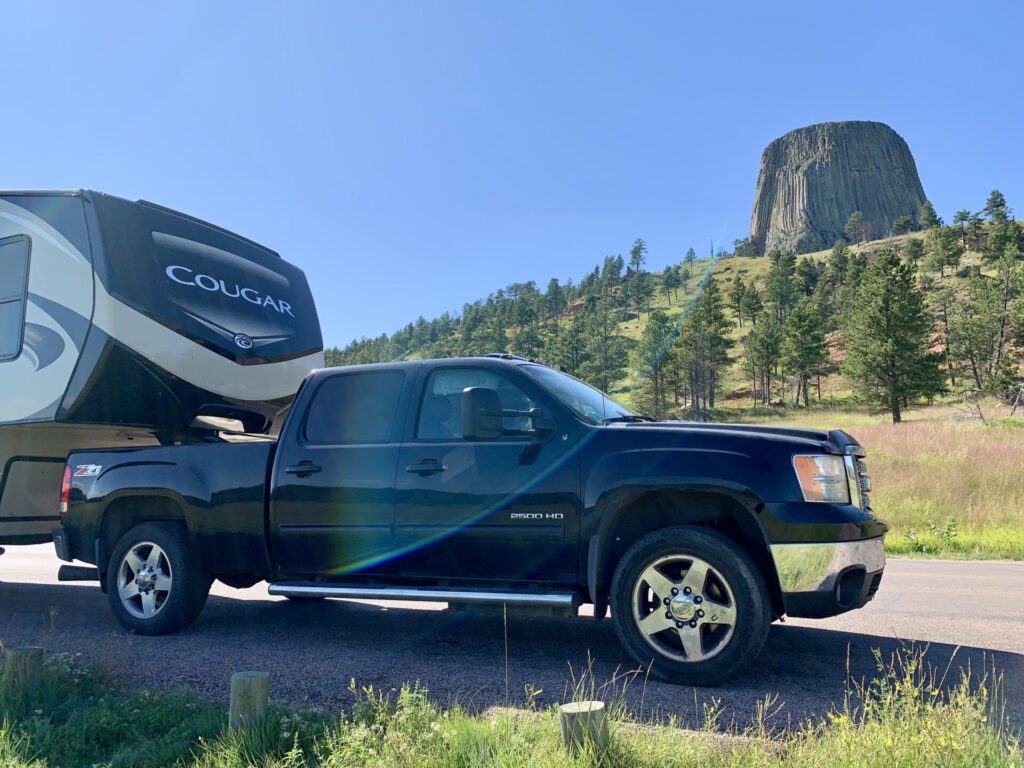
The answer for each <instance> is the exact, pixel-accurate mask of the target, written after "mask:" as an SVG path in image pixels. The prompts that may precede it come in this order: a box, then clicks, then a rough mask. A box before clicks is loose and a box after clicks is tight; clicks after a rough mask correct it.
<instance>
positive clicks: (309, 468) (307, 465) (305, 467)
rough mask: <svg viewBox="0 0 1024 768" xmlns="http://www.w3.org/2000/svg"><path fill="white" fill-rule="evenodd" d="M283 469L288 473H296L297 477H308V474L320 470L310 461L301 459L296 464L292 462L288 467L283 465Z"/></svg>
mask: <svg viewBox="0 0 1024 768" xmlns="http://www.w3.org/2000/svg"><path fill="white" fill-rule="evenodd" d="M284 471H285V472H287V473H288V474H289V475H297V476H299V477H309V476H310V475H313V474H316V473H317V472H319V471H320V467H318V466H317V465H316V464H314V463H313V462H312V461H301V462H299V463H298V464H293V465H292V466H290V467H285V468H284Z"/></svg>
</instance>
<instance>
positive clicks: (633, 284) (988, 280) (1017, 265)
mask: <svg viewBox="0 0 1024 768" xmlns="http://www.w3.org/2000/svg"><path fill="white" fill-rule="evenodd" d="M862 222H863V217H859V218H858V217H856V216H851V219H850V224H849V225H848V227H847V233H846V235H847V237H846V238H845V239H842V240H840V241H838V242H837V243H836V244H835V246H834V247H833V248H832V251H831V253H830V254H829V256H828V258H827V259H824V260H818V259H815V258H813V257H810V256H803V257H799V258H798V257H797V256H796V255H794V254H792V253H784V252H781V251H773V252H771V253H768V254H767V255H766V256H758V255H757V253H756V249H755V248H754V247H753V245H752V244H751V243H750V241H749V240H737V241H735V243H734V252H733V254H732V255H733V256H734V257H735V258H737V260H739V259H745V258H750V259H760V258H766V259H767V260H768V269H767V274H766V276H765V279H764V281H763V283H762V284H760V285H755V284H754V283H753V282H745V281H744V280H743V279H742V277H741V276H740V275H739V274H736V275H735V276H734V277H733V278H732V279H731V281H721V284H719V281H717V280H713V279H710V271H709V272H708V279H706V280H704V282H703V284H702V286H701V287H700V288H693V287H692V286H691V283H692V282H693V280H694V277H695V275H696V273H697V271H698V267H697V265H696V253H695V252H694V250H693V249H692V248H691V249H689V251H688V252H687V254H686V256H685V258H684V259H683V260H682V262H681V263H680V264H677V265H673V266H671V267H669V268H668V269H666V270H665V271H664V272H662V273H661V274H660V275H659V274H654V273H651V272H649V271H648V270H647V269H646V264H647V256H648V252H647V246H646V244H645V242H644V241H643V240H642V239H637V240H636V241H635V242H634V243H633V246H632V248H631V249H630V252H629V256H628V258H623V257H622V256H621V255H618V256H608V257H606V258H605V259H604V261H603V263H602V264H599V265H597V266H595V267H594V269H593V271H591V272H590V273H588V274H587V275H586V276H585V277H584V278H583V279H582V280H580V281H579V282H578V283H574V282H573V281H571V280H570V281H567V282H566V283H564V284H563V283H560V282H559V281H558V280H557V279H554V278H553V279H551V280H550V281H549V282H548V284H547V287H546V289H544V290H541V289H539V288H538V286H537V285H536V283H534V282H526V283H515V284H513V285H510V286H508V287H506V288H504V289H502V290H500V291H497V292H495V293H493V294H491V295H490V296H488V297H487V298H486V299H482V300H479V301H476V302H474V303H472V304H466V305H465V306H464V307H463V309H462V312H461V313H459V314H457V315H455V314H450V313H445V314H443V315H441V316H440V317H438V318H435V319H434V320H429V321H428V320H426V319H424V318H423V317H420V318H419V319H417V320H416V322H414V323H410V324H408V325H407V326H405V327H404V328H402V329H401V330H399V331H398V332H396V333H394V334H392V335H390V336H389V335H386V334H384V335H381V336H379V337H377V338H373V339H361V340H358V341H354V342H352V343H351V344H349V345H348V346H346V347H344V348H343V349H331V350H328V352H327V359H328V364H331V365H342V364H355V363H369V362H383V361H387V360H399V359H408V358H410V357H424V358H427V357H451V356H464V355H480V354H486V353H488V352H496V351H509V352H512V353H514V354H519V355H523V356H524V357H529V358H532V359H541V360H543V361H545V362H546V363H548V364H550V365H553V366H556V367H559V368H561V369H563V370H566V371H567V372H569V373H571V374H573V375H575V376H578V377H580V378H582V379H584V380H585V381H588V382H590V383H591V384H593V385H594V386H597V387H598V388H600V389H603V390H612V389H615V388H616V387H617V386H619V385H621V384H623V382H624V381H631V382H634V383H635V386H634V387H633V388H632V390H631V391H630V392H629V393H628V398H629V400H630V402H631V403H632V405H633V406H634V407H635V408H637V409H638V410H640V411H643V412H645V413H649V414H651V415H653V416H655V417H658V418H664V417H667V416H681V417H686V418H695V419H710V418H715V415H716V403H717V401H719V400H720V397H721V394H722V390H723V385H724V381H725V378H726V376H727V375H729V369H730V367H732V366H735V369H734V373H733V378H734V379H735V377H736V375H737V374H738V375H739V377H740V378H741V380H743V381H745V382H746V384H744V385H742V386H743V387H744V389H746V390H747V391H748V392H749V398H750V402H751V403H753V404H763V405H770V404H773V405H778V404H783V403H787V402H793V403H801V404H803V405H809V404H810V402H811V400H812V398H815V399H821V380H822V378H823V377H827V376H829V375H831V374H834V373H842V374H843V375H844V377H845V379H846V380H847V382H848V383H849V385H850V386H851V388H852V390H853V392H854V394H855V395H856V396H857V398H858V399H860V400H861V401H863V402H865V403H868V404H871V405H873V406H875V407H878V408H880V409H884V410H886V411H888V412H889V413H891V415H892V419H893V421H894V422H898V421H900V420H901V419H902V415H903V412H904V411H905V410H906V409H907V408H909V407H912V406H913V405H915V404H917V403H920V402H922V401H929V400H932V399H934V398H935V397H937V396H938V395H940V394H942V393H944V392H958V391H962V390H963V389H965V388H970V389H976V390H979V391H983V392H989V393H993V394H997V395H1001V394H1002V393H1005V392H1008V391H1009V390H1011V389H1012V388H1013V387H1014V386H1017V387H1019V381H1020V365H1021V359H1022V352H1021V350H1022V348H1024V299H1022V292H1024V265H1022V258H1024V233H1022V230H1021V228H1020V227H1018V226H1017V223H1016V222H1015V221H1014V219H1013V216H1012V212H1011V210H1010V208H1009V206H1008V205H1007V202H1006V200H1005V198H1004V197H1003V195H1002V194H1001V193H1000V192H998V191H993V192H992V193H991V194H990V195H989V197H988V199H987V201H986V203H985V206H984V207H983V208H982V209H981V210H980V211H978V212H975V213H972V212H970V211H967V210H961V211H957V212H956V214H955V215H954V217H953V222H952V224H951V225H948V226H947V225H946V224H945V223H944V222H943V221H942V219H941V218H940V217H939V216H938V215H937V214H936V212H935V209H934V207H933V206H932V205H931V203H929V202H926V203H925V204H924V206H923V207H922V209H921V210H920V211H917V212H914V213H913V215H911V214H906V215H903V216H900V217H897V218H896V219H895V222H894V225H893V228H892V229H893V232H892V234H904V235H906V237H903V238H893V237H890V238H889V240H888V242H886V243H884V244H883V245H882V246H880V247H877V248H876V249H875V250H874V251H873V252H871V253H868V252H867V251H866V250H865V249H864V248H860V249H856V250H855V249H854V248H852V247H851V246H852V245H853V244H856V243H858V242H860V241H861V240H862V239H863V237H864V229H863V226H862ZM897 230H898V231H897ZM968 252H973V253H977V254H980V264H973V263H972V264H970V265H967V266H965V265H964V264H963V260H964V256H965V254H966V253H968ZM716 255H721V254H716ZM972 261H973V259H972ZM737 263H739V262H738V261H737ZM691 290H692V291H693V293H692V294H691V293H690V291H691ZM659 295H660V297H661V298H662V299H664V303H666V304H669V305H672V304H673V303H676V304H679V303H682V304H683V306H684V311H683V312H681V313H676V312H664V311H660V310H658V309H652V305H654V304H655V303H657V302H656V299H657V298H658V297H659ZM645 313H646V315H647V322H646V323H645V324H644V326H643V330H642V332H641V333H640V337H639V339H638V340H634V339H631V338H629V337H628V336H627V335H626V334H625V333H623V330H622V327H621V325H620V323H622V322H623V321H625V320H630V319H637V318H639V317H642V316H643V315H644V314H645Z"/></svg>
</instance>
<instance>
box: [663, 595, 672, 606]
mask: <svg viewBox="0 0 1024 768" xmlns="http://www.w3.org/2000/svg"><path fill="white" fill-rule="evenodd" d="M661 602H663V603H664V604H665V605H668V604H669V603H671V602H672V601H671V600H669V599H668V598H667V597H666V598H665V599H664V600H662V601H661Z"/></svg>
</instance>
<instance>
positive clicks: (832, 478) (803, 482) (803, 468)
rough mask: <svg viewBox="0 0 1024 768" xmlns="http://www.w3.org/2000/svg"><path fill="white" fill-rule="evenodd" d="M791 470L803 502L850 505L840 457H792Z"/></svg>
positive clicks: (844, 466)
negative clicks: (797, 483) (794, 471)
mask: <svg viewBox="0 0 1024 768" xmlns="http://www.w3.org/2000/svg"><path fill="white" fill-rule="evenodd" d="M793 469H795V470H796V479H797V481H798V482H799V483H800V490H801V491H803V494H804V501H827V502H832V503H833V504H849V503H850V486H849V484H848V482H847V480H846V464H845V463H844V462H843V458H842V457H841V456H825V455H823V456H794V457H793Z"/></svg>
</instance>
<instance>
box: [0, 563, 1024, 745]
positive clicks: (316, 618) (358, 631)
mask: <svg viewBox="0 0 1024 768" xmlns="http://www.w3.org/2000/svg"><path fill="white" fill-rule="evenodd" d="M505 636H506V627H505V625H504V622H503V621H502V619H501V617H500V615H498V616H494V617H485V618H482V617H480V616H475V615H472V614H468V615H467V614H462V613H454V612H449V611H437V610H423V609H417V608H414V607H409V608H406V607H402V608H382V607H378V606H371V605H366V604H360V603H349V602H343V601H325V602H323V603H314V604H292V603H289V602H286V601H276V600H269V599H268V600H251V599H249V600H236V599H230V598H224V597H211V598H210V601H209V603H208V604H207V607H206V609H205V610H204V612H203V614H202V615H201V616H200V618H199V620H198V621H197V622H196V624H195V625H193V626H192V627H190V628H189V629H187V630H185V631H183V632H181V633H179V634H176V635H171V636H166V637H135V636H130V635H128V634H126V633H125V632H124V631H123V630H121V628H120V626H119V625H118V624H117V623H116V622H115V621H114V619H113V616H112V614H111V612H110V609H109V606H108V605H107V602H106V597H105V596H104V595H102V594H101V593H100V591H99V589H98V588H97V587H94V586H64V585H52V586H51V585H37V584H13V583H0V640H2V641H3V642H4V643H5V644H7V645H15V646H16V645H26V644H33V645H43V646H45V647H46V648H47V649H48V651H49V652H61V651H70V652H81V653H82V654H83V656H84V657H85V658H87V659H92V660H100V661H102V662H105V663H107V664H109V665H111V666H112V667H113V668H114V669H116V670H120V671H122V672H123V674H124V676H125V677H126V679H127V680H128V681H129V682H130V683H131V684H133V685H135V684H137V685H141V686H149V685H155V686H159V687H162V688H168V689H173V688H181V687H186V688H189V689H192V690H194V691H196V692H197V693H199V694H200V695H202V696H205V697H216V698H226V697H227V692H228V680H229V677H230V675H231V673H232V672H235V671H239V670H246V669H260V670H266V671H269V672H270V673H271V681H272V682H271V688H272V696H273V697H274V698H276V699H278V700H284V701H288V702H289V703H293V704H317V705H322V706H326V707H329V708H334V709H337V708H339V707H341V706H345V705H347V703H348V702H349V701H350V700H351V697H350V694H349V693H348V691H347V689H348V685H349V681H350V680H352V679H354V680H356V681H357V683H358V684H359V685H373V686H374V687H375V688H376V689H378V690H384V691H387V690H389V689H391V688H395V687H397V686H400V685H401V684H402V683H404V682H419V683H420V684H422V685H423V686H425V687H426V688H428V689H429V690H430V692H431V694H432V696H433V697H434V698H436V699H437V700H438V701H440V702H442V703H445V702H452V701H458V702H460V703H461V704H463V705H465V706H468V707H472V708H484V707H488V706H492V705H504V704H508V703H521V702H522V701H523V700H524V699H525V697H526V691H527V689H528V687H529V688H530V690H533V691H536V690H538V689H539V690H541V691H542V693H540V694H539V695H538V698H537V700H538V702H539V703H542V704H543V703H549V702H555V701H560V700H562V699H563V698H564V697H566V695H567V692H568V690H569V689H570V687H571V685H572V679H573V677H574V676H575V677H577V678H578V677H579V676H580V675H581V674H582V673H583V671H584V670H585V669H586V668H587V667H588V665H589V666H590V667H591V669H592V674H593V679H594V680H595V681H596V683H597V684H598V685H599V686H600V685H603V684H605V683H607V682H608V681H610V680H612V679H613V678H616V676H619V684H618V685H617V686H616V688H617V689H618V691H619V692H620V693H621V692H622V687H623V685H622V683H624V682H626V678H623V677H622V676H623V674H624V673H626V672H627V671H629V670H630V669H631V664H630V662H629V659H628V657H627V656H626V654H625V652H624V651H623V650H622V649H621V647H620V646H619V644H618V641H617V640H616V638H615V631H614V628H613V626H612V623H611V622H610V621H608V620H605V621H601V622H595V621H594V620H593V619H591V618H584V617H578V618H574V619H573V618H569V619H558V618H538V617H524V616H512V617H510V618H509V622H508V627H507V636H508V644H507V649H508V668H507V684H506V662H505V659H506V642H505ZM911 643H913V638H906V639H904V640H898V639H894V638H892V637H884V636H880V635H872V634H868V633H863V634H861V633H852V632H840V631H835V630H829V629H817V628H808V627H797V626H787V625H785V624H781V625H776V626H774V627H773V628H772V632H771V635H770V637H769V640H768V644H767V646H766V648H765V650H764V652H763V654H762V655H761V657H760V658H759V659H758V660H757V662H756V663H755V664H754V665H752V667H751V668H750V669H749V670H748V671H747V672H746V673H744V674H743V675H741V676H740V677H738V678H736V679H734V680H733V681H731V682H729V683H728V684H726V685H723V686H719V687H714V688H703V689H694V688H689V687H683V686H673V685H668V684H664V683H658V682H654V681H645V679H644V677H643V675H639V676H637V677H635V679H632V681H631V682H628V685H626V686H625V700H626V701H627V703H628V704H629V705H630V706H631V707H632V708H633V709H634V711H635V712H637V713H638V714H642V716H643V717H644V718H654V717H665V716H668V715H676V716H678V717H679V718H680V719H681V721H682V722H683V723H684V724H688V725H696V724H699V723H700V722H701V721H702V712H703V711H704V707H705V705H710V704H711V703H713V702H714V701H715V700H718V701H719V702H720V708H721V710H722V711H723V717H724V720H725V723H726V724H728V723H730V722H732V723H734V724H736V725H739V726H743V725H746V724H748V723H749V722H750V720H751V718H753V717H754V715H755V712H756V709H757V704H758V702H760V701H762V700H763V699H764V697H765V695H766V694H769V693H776V694H778V703H779V704H782V705H784V709H783V713H782V715H780V717H781V722H780V721H778V720H776V723H777V724H785V722H786V720H787V719H789V720H791V721H792V722H794V723H796V722H799V721H802V720H805V719H807V718H815V719H816V718H819V717H821V716H823V715H824V714H825V713H826V712H827V711H828V710H829V709H830V708H831V707H832V706H834V705H838V704H841V703H842V701H843V696H844V691H845V688H846V681H847V680H848V679H849V677H852V678H853V679H857V680H860V679H865V678H871V677H872V676H874V675H875V673H876V661H875V657H874V653H873V651H874V649H879V650H880V651H881V652H882V654H883V655H884V656H889V655H891V654H892V653H894V652H896V651H898V650H900V649H901V648H904V647H906V646H907V645H908V644H911ZM919 647H923V644H919ZM928 660H929V661H930V663H932V664H933V665H935V666H936V667H938V668H939V669H940V670H941V669H945V668H946V667H947V666H949V668H950V672H949V674H947V676H946V679H947V681H949V682H956V681H957V680H958V679H959V677H960V672H961V671H967V670H971V671H973V672H974V673H979V672H981V671H983V670H989V671H991V670H992V669H993V668H995V669H996V670H999V671H1000V672H1002V673H1003V674H1004V675H1005V685H1006V693H1007V702H1008V705H1007V714H1008V716H1009V718H1010V721H1011V723H1012V724H1014V725H1015V726H1018V727H1019V726H1020V725H1021V724H1024V695H1022V693H1024V690H1022V689H1024V655H1021V654H1016V653H1007V652H1004V651H992V650H988V649H984V648H971V647H961V648H956V647H954V646H952V645H947V644H937V643H932V644H930V646H928ZM610 695H611V691H610V690H609V689H605V690H604V691H603V692H602V696H605V697H609V696H610Z"/></svg>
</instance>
